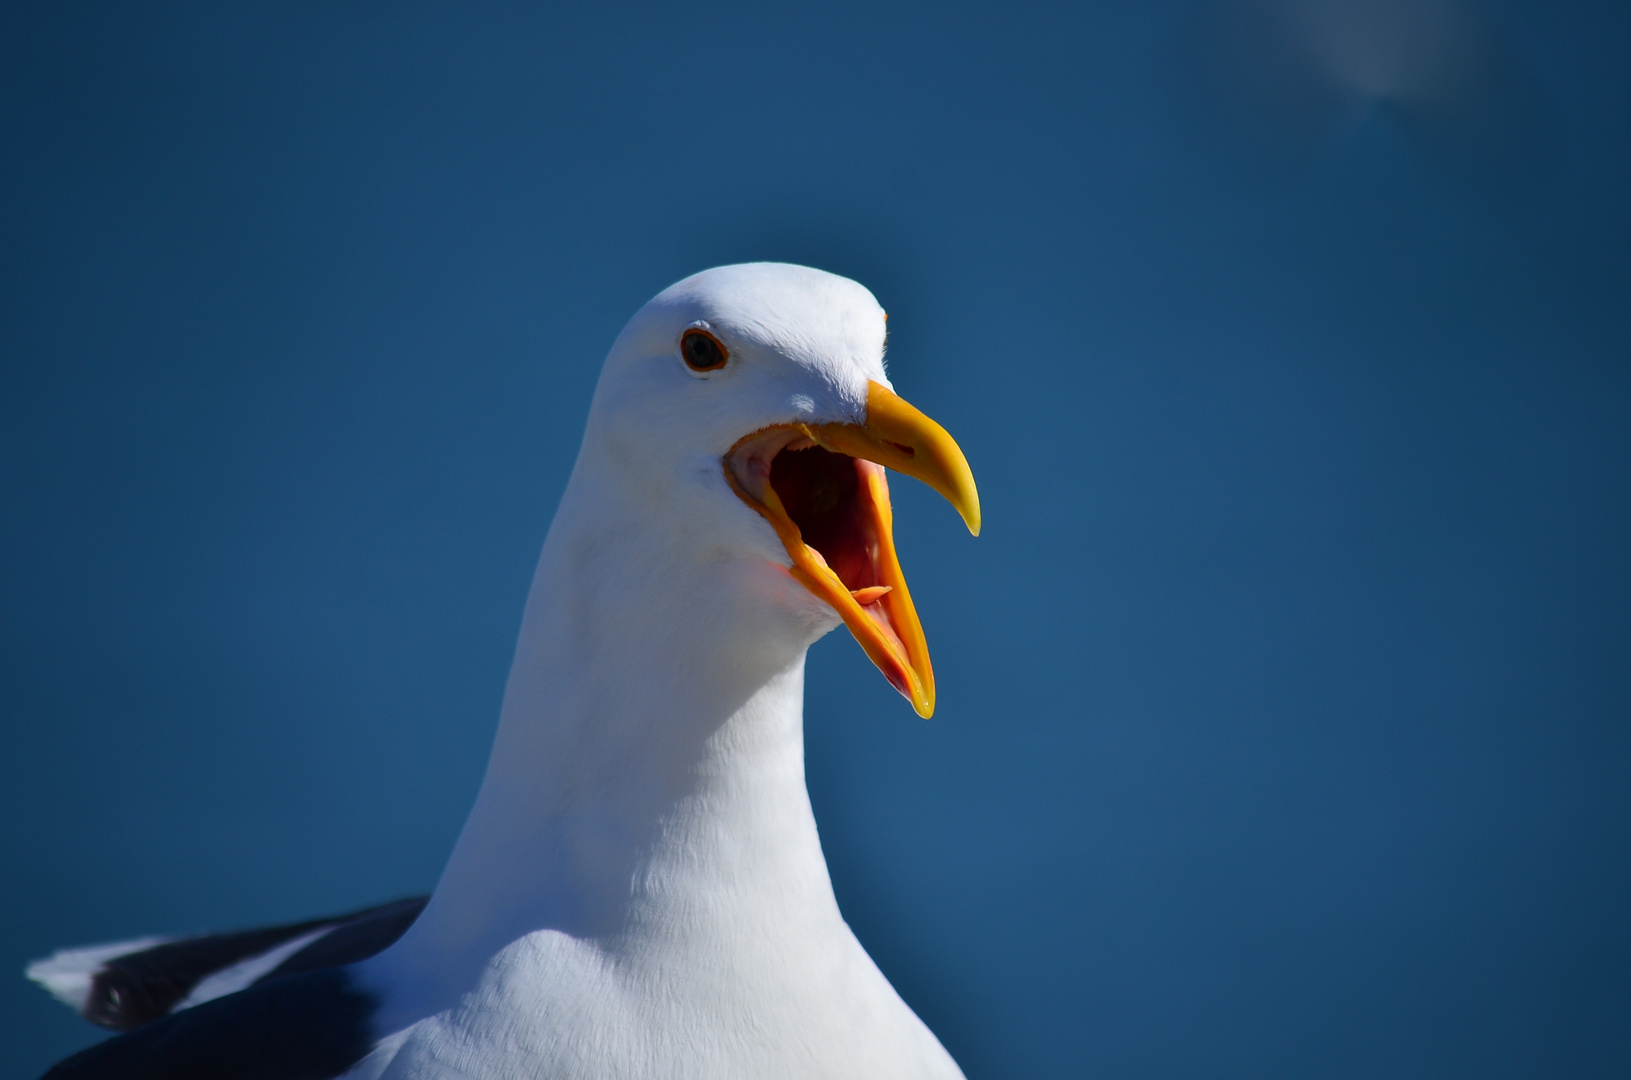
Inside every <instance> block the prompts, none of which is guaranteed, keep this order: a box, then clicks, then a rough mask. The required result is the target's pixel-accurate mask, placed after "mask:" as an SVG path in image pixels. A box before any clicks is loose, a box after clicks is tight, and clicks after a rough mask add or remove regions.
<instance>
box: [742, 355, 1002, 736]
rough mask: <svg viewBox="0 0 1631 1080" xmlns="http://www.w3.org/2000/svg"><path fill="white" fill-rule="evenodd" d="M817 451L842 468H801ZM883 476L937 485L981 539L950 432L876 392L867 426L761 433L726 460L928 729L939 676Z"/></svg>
mask: <svg viewBox="0 0 1631 1080" xmlns="http://www.w3.org/2000/svg"><path fill="white" fill-rule="evenodd" d="M817 449H819V450H820V451H824V452H825V453H826V454H828V455H836V457H834V458H826V457H823V458H821V459H820V460H819V461H818V460H816V459H813V458H802V456H803V455H804V454H805V453H807V452H809V451H812V450H817ZM801 458H802V460H801ZM841 459H843V460H841ZM880 466H881V467H880ZM883 467H887V468H890V469H894V470H895V471H896V472H900V473H904V474H906V475H907V476H911V477H916V478H917V479H919V480H921V481H923V482H924V483H925V484H928V485H929V486H930V487H932V488H933V489H934V490H936V491H938V492H939V493H940V494H941V495H943V496H945V498H946V500H947V501H948V502H950V503H951V504H952V506H953V507H955V508H956V509H957V512H958V513H959V514H961V515H962V517H963V521H964V522H965V523H966V524H967V525H968V530H969V532H971V533H973V534H974V535H975V536H978V535H979V534H980V496H979V492H978V491H977V490H975V487H974V474H973V473H972V472H971V471H970V470H969V467H968V460H967V459H966V458H965V457H964V456H963V452H962V450H960V449H958V446H957V443H956V442H955V441H953V440H952V437H951V436H950V435H948V434H947V433H946V429H945V428H943V427H941V426H940V425H939V424H937V423H935V422H934V421H933V420H930V419H929V418H928V417H927V416H925V415H923V413H921V412H919V411H918V410H917V409H915V408H913V407H912V406H911V405H909V404H907V402H906V401H904V400H903V399H902V398H900V397H898V396H897V395H896V394H895V393H894V392H893V391H892V390H889V389H888V388H886V387H884V386H883V385H882V384H880V383H876V382H873V383H869V384H868V386H867V412H866V422H865V423H864V424H787V425H778V426H776V427H773V428H767V429H765V430H763V431H757V432H754V433H753V434H752V435H749V436H747V437H746V438H744V439H742V440H741V441H740V442H738V443H737V444H736V446H735V447H733V448H732V450H731V453H730V454H729V455H727V457H726V459H725V476H726V479H727V480H728V481H729V482H730V485H731V487H732V489H733V490H735V492H736V494H737V495H738V496H740V497H741V499H742V501H743V502H746V503H747V504H748V505H749V506H751V507H753V509H754V510H756V511H758V512H759V513H760V514H761V515H763V516H764V518H765V519H766V520H767V521H769V522H770V524H771V527H773V528H774V529H775V530H776V535H777V536H778V537H780V539H781V541H782V545H783V546H784V547H785V548H786V549H787V554H788V555H789V556H790V557H791V558H792V560H793V565H792V567H791V570H790V572H791V573H792V575H793V577H794V578H795V579H797V580H798V581H799V582H800V583H801V584H803V585H804V587H805V588H807V589H809V590H810V592H812V593H814V594H815V595H816V596H818V597H820V598H821V599H822V600H824V601H826V602H827V603H828V604H831V605H832V607H833V609H834V610H835V611H837V612H838V614H839V615H840V616H841V617H842V618H843V620H844V624H845V625H846V626H848V627H849V628H850V632H851V633H852V634H854V635H855V639H856V640H857V641H858V642H860V644H861V648H862V649H864V650H866V654H867V656H869V657H871V658H872V662H873V663H874V664H876V665H878V669H879V670H880V671H882V672H883V674H884V676H885V677H886V678H887V679H888V680H889V681H890V683H891V684H893V685H894V687H895V688H896V689H897V690H899V691H900V692H901V693H902V694H903V695H905V696H906V698H907V699H908V700H910V701H911V703H912V707H913V708H914V709H916V710H917V713H918V715H919V716H922V717H924V718H927V717H929V716H931V715H933V713H934V669H933V668H932V667H931V666H930V664H929V647H928V644H927V642H925V641H924V638H923V626H922V624H921V623H920V622H919V621H918V617H917V609H916V608H914V607H913V606H912V597H911V594H910V593H909V592H908V591H907V588H906V578H905V576H904V575H903V574H902V573H901V569H900V561H899V560H898V559H897V558H896V555H895V540H894V521H893V516H892V514H891V511H890V507H889V482H888V480H887V478H886V476H885V473H884V468H883ZM852 473H853V478H852V475H851V474H852ZM807 531H808V533H809V534H810V535H809V537H808V542H807V538H806V535H805V534H806V532H807Z"/></svg>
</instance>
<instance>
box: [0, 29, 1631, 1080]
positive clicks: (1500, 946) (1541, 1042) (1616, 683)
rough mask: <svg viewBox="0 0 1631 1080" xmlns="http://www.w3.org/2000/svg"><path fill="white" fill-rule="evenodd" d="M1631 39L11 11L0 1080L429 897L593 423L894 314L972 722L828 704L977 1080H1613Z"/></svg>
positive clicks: (854, 670) (957, 715) (815, 670)
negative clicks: (715, 338) (944, 463)
mask: <svg viewBox="0 0 1631 1080" xmlns="http://www.w3.org/2000/svg"><path fill="white" fill-rule="evenodd" d="M1628 49H1631V8H1627V7H1626V6H1625V5H1623V4H1610V3H1600V4H1589V3H1557V4H1539V3H1489V4H1474V3H1470V2H1453V0H1415V2H1409V3H1407V2H1406V0H1301V2H1299V3H1296V4H1292V3H1291V0H1215V2H1204V3H1159V2H1158V3H1148V4H1074V5H1056V6H1035V7H1030V6H1025V5H1018V4H1005V5H990V6H988V7H959V6H955V5H945V4H934V5H927V4H925V5H921V6H917V7H909V6H880V5H877V4H851V5H846V4H839V3H824V4H819V5H793V4H788V5H740V6H731V5H718V6H701V7H679V6H663V7H660V8H659V7H652V8H645V7H639V6H618V5H612V4H598V5H594V6H593V9H592V10H590V9H589V6H588V5H584V6H583V9H582V10H580V11H579V12H577V13H575V14H574V13H571V12H568V11H565V10H563V6H561V5H529V6H527V7H514V8H505V7H494V6H485V7H480V8H477V7H475V6H474V5H431V4H417V3H398V4H369V5H362V4H354V5H327V4H323V5H319V4H305V5H302V4H294V3H280V4H275V5H272V4H267V5H254V4H234V5H226V6H223V5H218V4H196V5H187V4H175V3H154V4H144V5H125V6H119V7H115V6H95V5H80V4H70V3H65V4H53V5H23V4H10V5H7V6H6V7H5V9H4V11H3V12H0V139H3V145H4V147H5V152H4V154H3V155H0V505H3V506H4V512H3V513H0V565H3V566H4V572H3V574H0V879H3V880H4V882H5V886H4V888H3V889H0V969H3V970H4V971H9V972H12V973H13V974H11V975H8V976H6V977H4V978H0V1010H3V1015H4V1016H5V1020H4V1022H3V1023H0V1076H4V1077H8V1078H9V1077H13V1076H15V1077H27V1076H32V1075H34V1074H35V1073H37V1072H38V1071H39V1070H40V1069H42V1068H43V1067H44V1066H45V1065H46V1064H47V1063H49V1062H50V1061H52V1060H55V1059H56V1058H57V1057H60V1056H62V1055H63V1054H66V1053H67V1052H69V1051H71V1050H73V1049H75V1048H77V1047H79V1046H81V1045H84V1044H86V1043H87V1042H89V1041H90V1040H92V1039H93V1038H94V1037H95V1034H94V1032H93V1030H92V1029H90V1028H89V1027H88V1026H86V1025H84V1024H83V1023H82V1022H81V1021H79V1020H77V1019H76V1018H75V1017H74V1016H73V1015H71V1014H70V1013H69V1012H68V1011H67V1010H66V1009H63V1008H62V1007H61V1006H59V1005H56V1004H55V1003H53V1002H51V1001H50V1000H49V999H47V998H46V997H45V995H44V994H42V993H41V992H39V991H38V990H36V989H34V988H33V987H31V986H29V985H27V984H25V983H24V982H23V981H22V979H21V976H20V969H21V967H22V965H23V964H24V962H25V961H26V960H28V959H29V958H32V957H36V956H39V955H42V954H44V953H46V952H49V951H50V950H51V949H53V948H55V947H58V946H62V945H70V944H80V943H88V942H95V941H100V940H107V939H114V938H119V937H121V936H134V935H140V934H146V933H153V932H181V931H190V930H199V929H206V928H217V929H228V928H236V927H240V926H248V925H254V924H256V923H263V922H271V921H279V920H290V919H296V918H302V917H307V916H313V915H320V914H325V913H328V912H331V911H338V910H344V909H347V908H351V907H358V906H362V905H366V904H369V903H373V902H377V901H382V900H386V899H390V898H393V897H396V896H399V895H405V894H411V893H415V892H420V891H424V890H426V889H428V888H429V887H430V886H431V884H432V883H433V882H434V880H435V877H436V875H437V872H438V870H439V869H440V866H441V862H442V860H443V859H444V858H445V856H446V853H447V851H448V849H449V847H450V845H451V843H452V841H453V838H454V836H455V833H456V831H457V829H458V827H459V825H460V824H461V822H462V820H463V816H464V813H465V811H466V809H467V807H468V804H469V802H470V800H471V798H472V796H473V794H474V792H475V789H476V786H477V783H478V781H479V779H480V773H481V769H482V765H483V762H484V758H485V754H486V750H487V744H488V740H489V738H490V735H491V732H492V729H493V725H494V722H495V719H496V712H497V705H498V702H499V696H500V693H501V690H502V686H503V679H504V675H505V671H506V667H507V664H508V660H509V654H510V649H511V645H512V639H513V635H514V632H515V629H516V625H517V620H518V617H519V613H520V608H521V602H522V599H523V596H524V593H525V589H526V585H527V581H528V577H529V574H530V571H531V568H532V564H533V561H534V558H535V556H536V552H537V548H538V545H539V543H540V542H541V540H542V538H543V534H544V530H545V528H546V526H547V524H548V521H549V518H550V515H551V513H552V511H553V508H554V502H555V500H556V498H557V497H558V495H559V492H560V490H561V488H562V485H563V484H564V482H565V478H566V475H567V471H568V468H569V466H570V462H571V459H572V456H573V453H574V451H575V448H576V444H577V440H578V435H579V432H580V430H581V424H582V418H583V416H584V414H585V410H586V408H587V404H588V398H589V393H590V389H591V386H592V384H593V381H594V378H595V374H596V371H597V369H598V367H599V364H600V359H601V357H602V356H603V355H604V353H605V350H606V348H607V347H608V346H609V344H610V343H611V340H612V338H613V337H614V335H615V334H616V333H617V331H618V329H619V328H620V327H621V326H622V324H623V322H624V321H625V320H626V319H627V318H628V316H629V315H630V314H632V313H633V312H634V311H635V309H637V308H638V307H639V305H640V304H641V303H643V302H644V301H645V300H646V299H647V298H648V297H649V296H651V295H652V294H653V293H655V292H657V291H658V290H659V289H661V288H662V287H664V286H665V285H667V284H669V283H670V282H672V281H674V280H675V279H677V278H679V277H682V276H684V275H686V274H688V273H690V272H692V271H695V270H697V269H701V268H703V267H707V266H711V265H715V264H719V263H725V262H735V261H742V260H747V259H781V260H789V261H796V262H805V263H809V264H811V265H815V266H819V267H823V268H825V269H828V270H832V271H836V272H838V273H842V274H846V275H849V276H852V277H855V278H857V279H858V280H860V281H862V282H863V283H865V284H866V285H868V286H869V287H870V288H871V289H872V290H873V291H874V292H875V293H876V294H877V296H878V297H879V299H880V300H881V301H882V303H883V304H884V306H885V307H886V308H887V309H888V310H889V311H890V314H891V319H890V327H891V331H892V338H891V353H890V356H891V362H892V373H893V376H894V379H895V382H896V385H897V387H898V388H899V389H900V390H901V392H902V393H903V394H904V395H906V396H907V397H908V399H909V400H911V401H913V402H914V403H916V404H917V405H919V406H920V407H922V408H923V409H924V410H925V411H927V412H928V413H929V414H930V415H932V416H934V417H936V418H937V419H939V420H941V421H942V422H943V423H945V424H946V426H947V427H948V428H949V429H950V430H951V431H952V432H953V433H954V434H955V435H956V436H957V437H958V439H959V440H960V442H961V443H962V445H963V446H964V448H965V450H966V451H967V453H968V456H969V458H970V460H971V461H972V462H973V465H974V468H975V472H976V475H977V476H978V478H979V481H980V486H981V494H982V497H983V499H984V503H985V511H986V514H985V516H986V530H985V535H983V536H982V537H981V538H980V539H979V540H977V541H975V540H971V539H969V538H968V536H967V535H966V534H964V533H963V531H962V529H961V526H960V525H959V524H958V523H957V521H956V519H955V517H954V515H953V514H952V513H951V511H950V510H948V509H947V508H946V507H945V506H943V505H941V504H939V501H938V499H937V498H936V497H935V496H933V495H931V494H929V493H928V492H926V491H923V490H921V489H915V488H914V487H913V486H911V485H910V484H908V483H905V482H899V483H897V484H896V487H895V490H896V504H897V529H898V534H899V535H898V539H899V543H900V547H901V551H902V557H903V561H904V564H905V566H906V569H907V572H908V574H909V575H910V577H911V580H912V583H913V590H914V595H915V596H916V598H917V599H918V601H919V605H920V610H921V613H922V615H923V620H924V623H925V626H926V628H927V631H928V634H929V639H930V644H931V646H932V648H933V650H934V655H935V662H936V670H937V673H938V675H939V681H940V698H941V704H940V709H939V712H938V714H937V715H936V716H935V718H934V719H933V720H932V721H930V722H928V723H923V722H921V721H918V720H917V719H916V718H915V717H914V716H913V715H912V713H911V710H910V708H909V707H908V706H907V705H906V704H905V702H903V701H902V700H901V699H900V698H899V697H898V696H897V695H895V693H894V692H893V691H892V690H890V689H889V687H888V686H887V685H886V684H885V683H884V681H883V680H882V679H881V678H880V677H878V675H877V674H876V672H875V671H873V670H872V669H871V668H870V665H869V664H868V663H867V662H866V660H865V658H864V657H863V656H862V654H861V653H860V650H859V649H858V648H857V647H856V646H855V644H854V643H853V642H852V641H851V640H849V639H848V637H847V636H844V635H841V634H835V635H833V636H832V637H830V638H829V639H828V640H826V641H824V642H823V643H821V644H820V645H818V646H817V647H816V649H815V650H814V651H813V653H812V657H811V674H810V680H809V686H810V690H809V706H808V716H807V727H808V732H809V768H810V785H811V791H812V796H813V798H814V801H815V804H816V810H817V814H818V817H819V819H820V822H821V827H822V834H823V839H824V842H825V845H826V847H827V851H828V855H829V860H830V862H831V866H832V871H833V875H834V879H835V883H836V886H837V889H838V893H839V898H840V901H841V902H842V904H843V906H844V909H845V912H846V914H847V915H848V917H849V918H850V920H851V923H852V924H853V925H854V927H855V928H856V930H857V932H858V933H859V935H860V936H861V938H862V940H863V941H864V942H865V943H866V945H867V946H868V948H869V949H871V951H872V952H873V954H874V956H875V957H876V958H877V959H878V961H879V963H880V964H881V965H882V967H883V968H884V970H885V972H886V973H887V974H888V975H889V976H890V978H891V979H892V980H893V981H894V982H895V984H896V986H897V987H898V988H899V989H900V990H901V992H902V993H903V995H904V996H905V997H906V998H907V1000H908V1001H909V1002H911V1004H912V1005H913V1006H914V1007H915V1008H917V1009H918V1011H919V1012H920V1013H921V1014H922V1015H923V1016H924V1018H925V1019H926V1020H927V1021H928V1022H929V1023H930V1025H931V1026H932V1027H933V1028H934V1029H935V1030H936V1031H937V1032H938V1033H939V1034H940V1036H941V1038H942V1040H943V1041H944V1042H945V1043H946V1044H947V1046H948V1047H949V1048H950V1049H951V1050H952V1052H953V1053H954V1054H955V1055H956V1056H957V1058H958V1059H959V1061H960V1062H962V1064H963V1065H964V1067H965V1069H966V1070H967V1072H968V1073H969V1075H970V1077H972V1078H976V1080H979V1078H995V1077H1024V1078H1041V1077H1075V1076H1102V1077H1127V1078H1157V1077H1163V1078H1164V1077H1174V1078H1180V1077H1182V1078H1191V1077H1252V1078H1254V1080H1265V1078H1276V1077H1287V1078H1304V1077H1310V1076H1320V1077H1331V1078H1343V1077H1356V1078H1357V1077H1374V1076H1388V1077H1433V1078H1449V1077H1461V1076H1465V1077H1479V1078H1501V1077H1526V1078H1527V1077H1535V1076H1570V1077H1623V1076H1625V1075H1628V1073H1631V920H1628V919H1627V917H1626V914H1627V912H1628V911H1631V726H1628V720H1631V716H1628V714H1631V560H1628V558H1627V555H1628V553H1631V333H1628V331H1631V198H1628V197H1627V193H1628V192H1631V64H1627V63H1626V56H1627V54H1628Z"/></svg>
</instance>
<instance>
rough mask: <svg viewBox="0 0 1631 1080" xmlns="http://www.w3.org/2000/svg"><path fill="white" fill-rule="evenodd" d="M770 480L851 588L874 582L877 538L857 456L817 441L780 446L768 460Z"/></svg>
mask: <svg viewBox="0 0 1631 1080" xmlns="http://www.w3.org/2000/svg"><path fill="white" fill-rule="evenodd" d="M770 486H771V487H773V488H775V489H776V495H777V496H778V497H779V498H780V499H781V501H782V508H783V509H785V510H786V511H787V516H788V517H790V518H791V519H792V520H793V524H795V525H797V526H798V527H799V533H800V534H801V535H802V536H803V538H804V542H805V543H806V544H808V545H809V546H810V547H813V548H815V549H816V550H817V551H819V552H820V553H821V557H822V558H823V559H825V560H826V561H827V565H828V566H829V567H831V568H832V571H833V572H834V573H835V574H837V575H838V580H840V581H842V582H843V583H844V587H845V588H847V589H849V590H850V591H851V592H853V591H855V590H856V589H865V588H867V587H869V586H873V585H877V584H879V582H878V575H877V572H876V569H875V566H874V559H875V558H876V556H877V551H878V540H877V536H876V534H875V531H874V527H873V523H872V516H871V515H870V514H868V513H867V507H866V503H865V499H866V496H865V494H864V491H863V488H862V486H861V476H860V462H858V461H856V460H855V459H854V458H852V457H850V456H848V455H847V454H835V453H833V452H832V451H830V450H826V449H823V448H822V447H819V446H811V447H807V448H805V449H803V450H783V451H782V452H781V453H779V454H777V455H776V457H775V458H774V459H773V460H772V461H771V463H770Z"/></svg>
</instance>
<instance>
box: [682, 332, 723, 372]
mask: <svg viewBox="0 0 1631 1080" xmlns="http://www.w3.org/2000/svg"><path fill="white" fill-rule="evenodd" d="M680 356H681V357H682V358H684V360H685V366H686V367H688V368H690V369H691V370H692V371H718V370H719V369H720V368H722V367H724V366H725V364H726V362H727V361H729V360H730V358H731V354H730V350H728V349H726V348H725V346H724V343H723V342H721V341H720V340H719V339H718V338H716V337H714V336H713V335H712V334H710V333H709V332H708V331H706V330H704V329H702V328H701V327H699V326H693V327H692V328H691V329H689V330H687V331H686V332H685V333H684V334H683V335H681V337H680Z"/></svg>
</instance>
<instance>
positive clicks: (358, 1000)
mask: <svg viewBox="0 0 1631 1080" xmlns="http://www.w3.org/2000/svg"><path fill="white" fill-rule="evenodd" d="M374 1008H375V1002H374V1000H373V998H372V997H371V996H369V995H368V994H367V993H365V992H363V991H362V990H360V989H359V988H358V987H357V986H356V985H355V984H354V983H353V982H352V981H351V977H350V975H349V974H348V973H347V972H346V971H345V970H344V969H340V968H330V969H328V970H325V971H312V972H307V973H305V974H302V975H292V976H289V977H288V978H283V979H276V980H273V981H272V982H267V983H260V984H257V985H255V986H252V987H250V988H248V989H247V990H240V991H238V992H237V993H235V994H228V995H226V996H225V997H220V998H216V999H215V1000H214V1001H206V1002H205V1003H204V1004H202V1005H196V1006H194V1007H192V1008H190V1009H183V1010H182V1011H181V1012H178V1013H176V1014H174V1015H173V1016H166V1017H164V1018H162V1019H159V1020H155V1021H153V1022H152V1023H150V1024H147V1025H145V1026H143V1027H141V1028H138V1029H137V1030H135V1031H131V1032H127V1033H125V1034H124V1035H119V1036H117V1037H115V1038H112V1039H109V1040H107V1041H106V1042H103V1043H98V1044H97V1045H95V1046H92V1047H90V1048H89V1049H87V1050H82V1051H80V1052H79V1053H77V1054H75V1055H74V1056H73V1057H71V1058H68V1059H67V1060H66V1061H62V1062H60V1063H58V1064H57V1065H56V1066H55V1067H54V1068H53V1069H52V1070H51V1071H50V1072H48V1073H46V1074H45V1077H44V1080H332V1078H333V1077H336V1076H339V1075H340V1074H341V1073H343V1072H345V1071H346V1070H347V1069H349V1068H351V1066H353V1065H355V1064H356V1063H357V1062H358V1061H361V1060H362V1058H363V1057H364V1056H365V1055H366V1054H367V1053H368V1052H369V1051H370V1050H371V1049H373V1036H372V1034H371V1032H370V1028H369V1023H368V1021H369V1017H370V1016H372V1014H373V1011H374Z"/></svg>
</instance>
